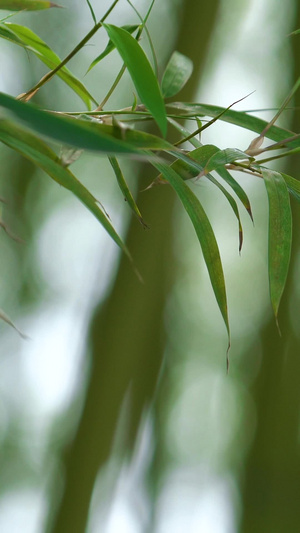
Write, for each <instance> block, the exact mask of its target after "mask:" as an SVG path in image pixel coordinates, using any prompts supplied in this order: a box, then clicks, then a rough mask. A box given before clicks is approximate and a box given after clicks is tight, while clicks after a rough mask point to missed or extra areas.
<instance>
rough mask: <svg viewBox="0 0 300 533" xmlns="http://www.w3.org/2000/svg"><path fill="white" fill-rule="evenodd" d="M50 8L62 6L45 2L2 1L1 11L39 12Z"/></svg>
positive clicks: (42, 0) (0, 4)
mask: <svg viewBox="0 0 300 533" xmlns="http://www.w3.org/2000/svg"><path fill="white" fill-rule="evenodd" d="M49 7H61V6H58V5H57V4H53V3H52V2H46V1H44V0H0V9H6V10H7V11H22V10H23V9H26V10H28V11H37V10H40V9H48V8H49Z"/></svg>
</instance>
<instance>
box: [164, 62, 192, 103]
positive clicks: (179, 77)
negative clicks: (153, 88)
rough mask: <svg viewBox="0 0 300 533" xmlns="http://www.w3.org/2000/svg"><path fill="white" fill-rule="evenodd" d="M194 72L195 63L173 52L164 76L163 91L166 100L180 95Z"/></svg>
mask: <svg viewBox="0 0 300 533" xmlns="http://www.w3.org/2000/svg"><path fill="white" fill-rule="evenodd" d="M192 72H193V62H192V61H191V59H189V58H188V57H186V56H184V55H183V54H180V53H179V52H173V54H172V56H171V59H170V61H169V63H168V64H167V67H166V70H165V72H164V75H163V79H162V84H161V89H162V94H163V96H164V98H170V97H171V96H175V94H177V93H179V91H181V89H182V88H183V87H184V86H185V84H186V82H187V81H188V80H189V78H190V76H191V74H192Z"/></svg>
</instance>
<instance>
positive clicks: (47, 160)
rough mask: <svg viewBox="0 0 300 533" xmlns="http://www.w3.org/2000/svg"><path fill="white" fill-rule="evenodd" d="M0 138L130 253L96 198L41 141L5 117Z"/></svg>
mask: <svg viewBox="0 0 300 533" xmlns="http://www.w3.org/2000/svg"><path fill="white" fill-rule="evenodd" d="M0 141H2V142H3V143H4V144H6V145H7V146H9V147H10V148H13V149H14V150H16V151H17V152H19V153H20V154H22V155H23V156H24V157H26V158H27V159H30V160H31V161H33V163H35V165H37V166H38V167H40V168H42V169H43V170H44V171H45V172H46V173H47V174H48V175H49V176H50V177H51V178H52V179H53V180H54V181H56V182H57V183H59V184H60V185H61V186H62V187H64V188H65V189H68V190H70V191H71V192H72V193H73V194H74V195H75V196H77V198H78V199H79V200H80V201H81V202H82V203H83V204H84V205H85V207H87V209H89V211H91V213H93V215H94V216H95V217H96V218H97V220H98V221H99V222H100V224H102V226H103V227H104V228H105V230H106V231H107V233H108V234H109V235H110V236H111V237H112V239H113V240H114V241H115V243H116V244H117V245H118V246H120V248H122V250H123V251H124V252H125V253H126V254H127V255H128V257H130V254H129V252H128V250H127V248H126V246H125V244H124V243H123V241H122V240H121V238H120V237H119V235H118V234H117V233H116V231H115V229H114V228H113V226H112V224H111V222H110V221H109V220H108V218H107V216H106V214H105V213H104V212H103V211H102V210H101V209H100V207H99V205H98V202H97V200H96V198H94V196H93V195H92V194H91V193H90V192H89V191H88V190H87V189H86V188H85V187H84V185H82V183H80V181H78V180H77V178H75V176H74V175H73V174H72V173H71V172H70V171H69V170H68V169H67V168H65V167H63V166H62V164H61V162H60V160H59V158H58V157H57V155H56V154H55V152H53V151H52V150H51V149H50V148H49V147H48V146H47V145H46V144H45V143H44V142H43V141H41V140H40V139H38V138H37V137H35V136H34V135H32V134H31V133H29V132H28V131H27V130H23V129H21V128H20V127H17V126H16V125H15V124H12V123H11V122H9V121H7V120H0Z"/></svg>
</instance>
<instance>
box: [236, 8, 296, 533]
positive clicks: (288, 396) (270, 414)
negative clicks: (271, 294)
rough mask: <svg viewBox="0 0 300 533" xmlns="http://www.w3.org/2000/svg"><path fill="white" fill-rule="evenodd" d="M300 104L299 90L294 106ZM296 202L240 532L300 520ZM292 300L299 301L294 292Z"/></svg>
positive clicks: (266, 343)
mask: <svg viewBox="0 0 300 533" xmlns="http://www.w3.org/2000/svg"><path fill="white" fill-rule="evenodd" d="M299 7H300V6H299V0H295V11H296V13H295V19H294V21H295V24H294V27H293V28H292V29H297V28H299V27H300V9H299ZM291 43H292V46H293V56H294V57H293V61H294V79H295V80H297V79H298V77H299V76H300V41H299V39H297V38H295V37H293V38H292V41H291ZM299 104H300V94H299V91H298V92H297V93H296V96H295V106H296V108H297V107H298V106H299ZM299 128H300V119H299V113H298V112H297V111H296V112H295V114H294V119H293V124H292V129H293V131H299ZM296 165H297V162H296V161H295V160H293V162H291V163H290V166H289V168H288V169H287V171H288V173H290V174H291V173H294V175H297V174H298V172H297V167H296ZM292 201H293V200H292ZM295 204H296V202H295V201H293V205H292V209H293V221H294V223H293V250H292V258H291V268H290V274H289V279H288V283H287V287H286V290H285V294H284V298H283V301H282V304H281V309H280V312H279V323H280V328H281V331H282V338H280V337H279V335H278V331H277V328H276V325H275V321H274V318H273V316H271V317H270V320H269V321H268V323H267V324H266V325H265V327H264V328H263V330H262V332H261V339H262V356H261V357H262V361H261V368H260V370H259V374H258V377H257V380H256V383H255V385H254V389H253V399H254V402H255V405H256V418H257V420H256V423H257V427H256V433H255V436H254V441H253V443H252V446H251V449H250V452H249V455H248V458H247V461H246V465H245V472H244V484H243V490H242V519H241V524H240V528H239V531H241V532H242V533H253V532H255V533H266V532H269V531H270V532H272V533H282V532H284V531H291V532H292V531H295V532H296V531H298V530H299V524H300V506H299V501H300V448H299V420H300V388H299V376H300V357H299V354H300V338H299V331H298V332H295V330H294V324H295V322H294V321H293V322H292V319H291V315H292V313H294V314H295V313H296V315H297V316H299V309H298V308H297V309H295V308H292V304H293V303H294V302H295V300H294V298H293V295H294V293H295V290H296V288H295V283H296V280H297V279H298V276H296V275H295V274H296V267H297V264H298V261H297V259H298V257H299V250H300V230H299V227H300V213H299V204H297V205H295ZM297 303H298V305H299V298H298V302H297ZM294 305H295V304H294ZM248 356H249V357H251V354H250V353H249V354H248Z"/></svg>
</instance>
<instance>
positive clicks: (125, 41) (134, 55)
mask: <svg viewBox="0 0 300 533" xmlns="http://www.w3.org/2000/svg"><path fill="white" fill-rule="evenodd" d="M104 27H105V29H106V31H107V33H108V36H109V38H110V39H111V40H112V41H113V43H114V45H115V47H116V48H117V50H118V52H119V54H120V56H121V57H122V59H123V61H124V63H125V65H126V67H127V68H128V71H129V74H130V76H131V78H132V81H133V83H134V85H135V88H136V90H137V93H138V95H139V97H140V99H141V101H142V102H143V104H144V105H145V106H146V107H147V108H148V109H149V111H150V113H151V114H152V116H153V118H154V119H155V120H156V122H157V124H158V126H159V127H160V129H161V132H162V134H163V135H164V136H165V135H166V133H167V126H168V122H167V116H166V110H165V104H164V101H163V97H162V94H161V91H160V87H159V85H158V81H157V79H156V76H155V74H154V72H153V69H152V67H151V65H150V63H149V61H148V59H147V56H146V54H145V52H144V51H143V49H142V48H141V47H140V45H139V44H138V42H137V41H136V40H135V39H134V38H133V37H132V36H131V35H130V34H129V33H128V32H127V31H126V30H124V29H122V28H118V27H117V26H113V25H111V24H110V25H108V24H105V25H104Z"/></svg>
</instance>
